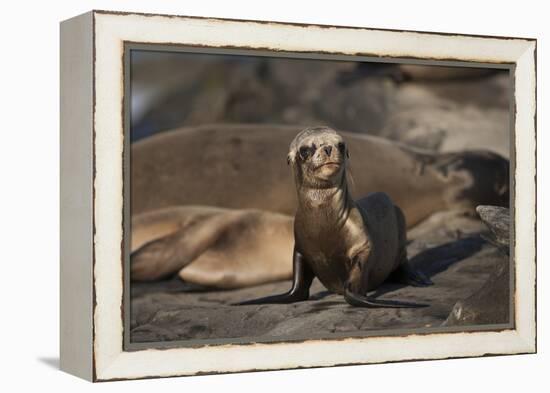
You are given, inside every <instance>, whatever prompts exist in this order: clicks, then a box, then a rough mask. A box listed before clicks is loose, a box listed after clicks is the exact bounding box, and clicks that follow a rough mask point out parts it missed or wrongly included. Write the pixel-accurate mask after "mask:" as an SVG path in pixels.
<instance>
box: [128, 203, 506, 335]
mask: <svg viewBox="0 0 550 393" xmlns="http://www.w3.org/2000/svg"><path fill="white" fill-rule="evenodd" d="M458 228H463V230H462V231H460V230H457V229H458ZM485 232H486V229H485V227H484V225H483V223H481V221H479V220H477V219H474V218H471V217H466V216H463V215H461V214H459V213H454V214H451V213H446V214H444V215H441V216H440V217H436V218H434V219H431V220H427V221H426V222H425V223H423V224H421V225H420V226H419V227H418V229H417V230H416V232H414V231H413V232H412V233H413V234H414V235H415V236H414V238H412V240H411V242H410V244H409V246H408V252H409V255H410V256H411V263H412V264H413V265H414V266H416V267H418V268H419V269H420V270H422V271H423V272H424V273H425V274H427V275H428V276H429V277H431V279H432V281H433V282H434V285H433V286H431V287H425V288H415V287H409V286H403V285H400V284H396V283H386V284H384V285H383V286H382V287H380V288H378V289H377V290H376V292H375V293H373V295H375V296H380V297H381V298H386V299H401V300H407V301H413V302H420V303H428V304H429V305H430V306H429V307H426V308H419V309H361V308H354V307H351V306H349V305H348V304H347V303H346V302H345V301H344V299H343V298H342V296H339V295H335V294H331V293H328V292H327V291H326V290H325V289H324V287H323V286H322V285H321V283H320V282H318V281H317V280H315V281H314V284H313V286H312V290H311V293H312V296H311V298H310V300H308V301H305V302H299V303H294V304H289V305H248V306H232V305H231V303H234V302H237V301H242V300H246V299H252V298H257V297H260V296H265V295H268V294H274V293H281V292H284V291H286V290H287V289H288V288H289V287H290V282H287V281H283V282H278V283H271V284H266V285H261V286H258V287H252V288H244V289H239V290H232V291H206V292H205V291H201V292H196V291H191V292H190V291H188V290H189V288H188V287H187V284H185V283H182V282H178V281H177V280H168V281H165V282H157V283H152V284H146V283H140V284H138V283H132V287H131V289H132V298H131V332H130V334H131V340H132V341H133V342H154V341H171V340H188V339H215V338H242V337H259V336H261V337H263V338H267V339H270V338H272V339H275V340H277V339H284V338H285V337H288V336H292V337H293V338H300V337H301V338H307V337H312V336H314V337H332V336H333V335H334V334H337V333H345V334H349V335H360V334H364V333H366V332H369V331H374V330H376V331H379V330H385V329H398V328H422V327H437V326H440V325H441V324H442V323H444V322H445V320H446V319H447V317H448V315H449V314H450V313H451V310H452V309H453V307H454V306H455V304H456V303H457V301H464V300H465V299H469V298H470V297H471V296H472V295H473V294H474V293H475V292H476V291H478V290H479V288H481V287H483V285H484V284H485V283H486V282H487V280H489V278H490V277H491V274H492V273H493V272H494V271H495V269H496V267H497V266H502V265H503V262H505V261H507V260H508V258H507V257H506V256H504V255H503V254H502V253H500V252H499V251H498V250H496V249H495V247H493V246H492V245H491V244H489V243H487V242H486V241H485V240H483V238H482V237H481V236H480V235H481V234H483V233H485ZM501 275H502V277H504V279H505V278H506V276H508V273H507V272H502V273H501ZM196 289H197V288H195V290H196ZM506 299H507V298H500V297H499V298H491V300H490V302H492V303H491V304H492V305H493V306H494V307H504V305H506V306H507V304H508V303H507V300H506ZM491 318H493V316H491V315H486V316H484V321H485V320H486V319H487V320H491ZM500 320H501V319H500V316H498V318H497V317H495V319H494V322H495V323H497V322H498V321H500Z"/></svg>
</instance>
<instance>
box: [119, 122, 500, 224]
mask: <svg viewBox="0 0 550 393" xmlns="http://www.w3.org/2000/svg"><path fill="white" fill-rule="evenodd" d="M300 130H301V127H299V126H274V125H239V124H236V125H205V126H200V127H189V128H180V129H177V130H173V131H167V132H163V133H159V134H157V135H155V136H153V137H150V138H147V139H144V140H141V141H139V142H136V143H134V144H133V145H132V151H131V160H132V162H131V169H130V171H131V183H130V187H131V200H132V215H135V214H139V213H143V212H147V211H151V210H155V209H159V208H164V207H169V206H177V205H212V206H220V207H227V208H236V209H249V208H252V209H261V210H267V211H272V212H278V213H283V214H287V215H293V214H294V213H295V211H296V207H297V200H296V196H295V190H294V185H293V184H292V179H291V178H290V177H289V176H288V173H287V171H288V169H287V167H286V165H285V162H284V159H281V157H284V156H285V155H286V154H287V153H288V146H289V144H290V142H291V141H292V139H293V138H294V137H295V136H296V134H297V133H298V132H299V131H300ZM340 134H341V135H342V137H343V139H344V140H345V141H346V143H347V145H348V149H349V152H350V154H351V156H352V157H353V168H352V169H353V178H354V184H353V185H354V192H355V193H356V195H367V194H368V193H370V192H373V191H383V192H385V193H387V194H388V195H389V196H390V198H391V199H392V200H393V201H394V202H395V203H396V204H397V205H399V206H400V207H401V209H403V212H404V214H405V217H406V219H407V224H408V225H409V226H413V225H415V224H416V223H418V222H419V221H421V220H422V219H424V218H426V217H428V216H429V215H431V214H432V213H434V212H436V211H440V210H449V209H451V210H452V209H464V210H466V211H469V212H471V214H472V215H475V207H476V206H477V205H481V204H491V205H507V203H508V161H507V160H506V159H504V158H502V157H501V156H499V155H498V154H495V153H490V152H486V151H467V152H457V153H445V154H432V153H427V152H423V151H420V150H417V149H411V148H408V147H406V146H404V145H402V144H400V143H397V142H392V141H388V140H385V139H382V138H376V137H372V136H366V135H360V134H353V133H346V132H341V133H340Z"/></svg>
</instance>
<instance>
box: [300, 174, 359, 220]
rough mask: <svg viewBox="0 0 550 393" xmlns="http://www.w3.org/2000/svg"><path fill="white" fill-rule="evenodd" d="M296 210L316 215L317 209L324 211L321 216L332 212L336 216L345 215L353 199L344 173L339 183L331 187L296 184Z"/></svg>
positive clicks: (326, 215) (327, 215)
mask: <svg viewBox="0 0 550 393" xmlns="http://www.w3.org/2000/svg"><path fill="white" fill-rule="evenodd" d="M296 189H297V194H298V211H299V212H300V213H301V214H304V215H308V214H314V215H315V216H318V215H319V214H318V213H319V210H318V209H322V210H324V211H325V213H324V214H323V216H325V217H327V218H328V217H329V216H332V214H327V212H328V213H333V214H334V215H335V216H336V217H335V218H341V217H347V216H348V214H349V210H350V209H351V207H352V205H353V199H352V197H351V195H350V192H349V190H348V185H347V182H346V176H345V173H344V174H342V177H341V180H340V182H339V183H337V184H335V185H334V186H333V187H327V188H317V187H312V186H305V185H303V184H297V187H296Z"/></svg>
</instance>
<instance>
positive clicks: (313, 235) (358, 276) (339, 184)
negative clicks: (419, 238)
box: [240, 127, 431, 307]
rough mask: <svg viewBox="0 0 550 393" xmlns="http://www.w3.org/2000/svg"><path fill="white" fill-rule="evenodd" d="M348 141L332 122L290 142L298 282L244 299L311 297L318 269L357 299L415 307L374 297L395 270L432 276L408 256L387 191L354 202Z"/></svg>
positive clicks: (415, 280)
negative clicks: (285, 289)
mask: <svg viewBox="0 0 550 393" xmlns="http://www.w3.org/2000/svg"><path fill="white" fill-rule="evenodd" d="M347 157H348V147H347V146H346V143H345V142H344V139H343V138H342V137H341V136H340V135H338V134H337V133H336V132H335V131H334V130H332V129H329V128H325V127H316V128H307V129H305V130H303V131H302V132H300V133H299V134H298V135H297V136H296V138H295V139H294V140H293V141H292V143H291V145H290V152H289V154H288V162H289V164H291V165H292V168H293V172H294V180H295V183H296V191H297V199H298V209H297V212H296V216H295V219H294V240H295V243H294V254H293V265H294V266H293V269H294V274H293V284H292V288H291V289H290V291H288V292H287V293H285V294H282V295H275V296H268V297H265V298H260V299H255V300H251V301H246V302H243V303H240V304H263V303H293V302H297V301H302V300H307V299H308V298H309V288H310V286H311V283H312V281H313V279H314V278H315V277H317V278H318V279H319V280H320V281H321V283H323V285H324V286H325V287H326V288H327V289H328V290H329V291H332V292H335V293H338V294H342V295H344V298H345V300H346V301H347V302H348V303H349V304H351V305H353V306H357V307H416V306H419V305H418V304H414V303H407V302H402V301H394V300H381V299H375V298H372V297H369V296H368V295H367V291H371V290H373V289H375V288H377V287H378V286H379V285H380V284H382V282H384V281H385V280H386V279H387V278H388V277H389V276H390V275H391V274H394V275H396V276H398V277H400V278H402V279H404V280H405V281H406V282H407V283H410V284H414V285H421V286H423V285H430V284H431V282H430V281H429V280H428V279H427V278H426V277H424V276H423V275H422V274H421V273H419V272H416V271H415V270H414V269H413V268H412V267H411V266H410V264H409V262H408V259H407V250H406V227H405V219H404V217H403V214H402V212H401V210H400V209H399V208H398V207H397V206H395V205H394V204H393V202H392V201H391V200H390V198H389V197H388V196H387V194H385V193H381V192H377V193H372V194H370V195H368V196H366V197H365V198H363V199H361V200H359V201H358V202H354V201H353V199H352V197H351V193H350V190H349V188H348V185H347V178H346V173H347V171H346V166H347V162H348V160H347Z"/></svg>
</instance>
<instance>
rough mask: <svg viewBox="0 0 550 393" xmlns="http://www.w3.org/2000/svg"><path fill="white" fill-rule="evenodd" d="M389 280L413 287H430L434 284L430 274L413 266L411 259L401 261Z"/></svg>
mask: <svg viewBox="0 0 550 393" xmlns="http://www.w3.org/2000/svg"><path fill="white" fill-rule="evenodd" d="M388 280H390V281H394V282H399V283H401V284H406V285H411V286H413V287H428V286H430V285H433V284H434V283H433V282H432V280H430V279H429V277H428V276H426V275H425V274H424V273H422V272H421V271H420V270H417V269H415V268H414V267H412V266H411V264H410V263H409V261H403V262H402V263H400V264H399V266H398V267H397V269H395V271H394V272H393V273H392V274H391V275H390V277H389V278H388Z"/></svg>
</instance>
